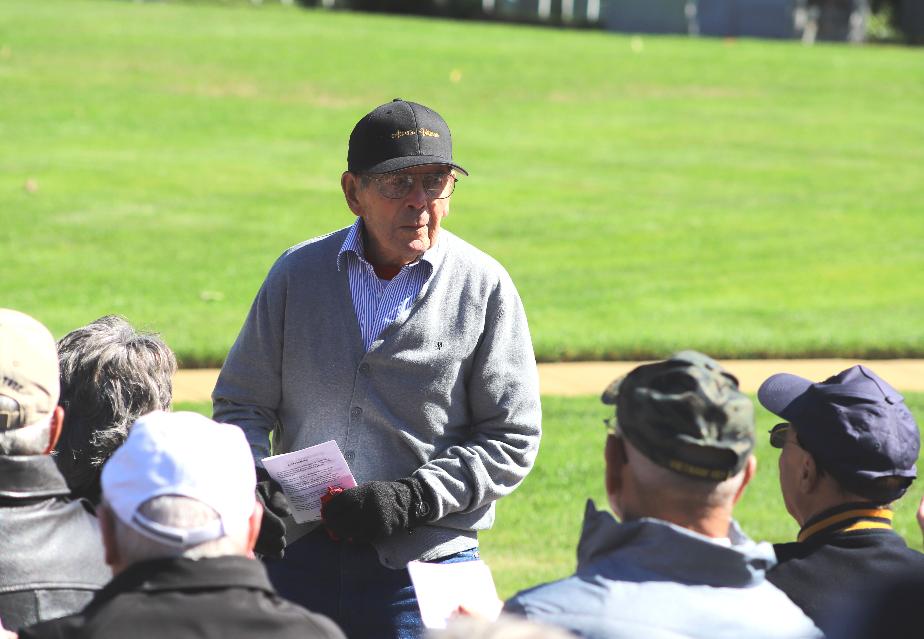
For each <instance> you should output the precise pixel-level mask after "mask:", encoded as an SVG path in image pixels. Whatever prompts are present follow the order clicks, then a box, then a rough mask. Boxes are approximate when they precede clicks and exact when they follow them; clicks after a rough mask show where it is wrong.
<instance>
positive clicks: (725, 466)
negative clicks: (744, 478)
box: [602, 351, 756, 481]
mask: <svg viewBox="0 0 924 639" xmlns="http://www.w3.org/2000/svg"><path fill="white" fill-rule="evenodd" d="M602 400H603V403H604V404H615V405H616V422H617V424H618V429H619V432H620V433H621V434H622V435H623V436H624V437H625V438H626V439H627V440H628V441H629V442H631V443H632V445H633V446H635V447H636V448H637V449H638V450H639V451H640V452H641V453H642V454H643V455H645V456H646V457H648V458H649V459H650V460H651V461H653V462H654V463H656V464H658V465H659V466H664V467H665V468H669V469H670V470H673V471H675V472H678V473H681V474H683V475H687V476H689V477H696V478H699V479H706V480H711V481H722V480H724V479H727V478H729V477H731V476H733V475H735V474H737V473H738V472H740V471H741V469H742V468H744V465H745V463H746V462H747V459H748V456H749V455H750V454H751V452H752V451H753V450H754V444H755V439H756V438H755V433H754V405H753V404H752V403H751V400H750V399H749V398H748V397H747V396H746V395H744V394H743V393H741V392H740V391H739V390H738V380H737V379H736V378H735V377H734V376H733V375H732V374H731V373H729V372H728V371H726V370H725V369H723V368H722V367H721V366H719V364H718V363H717V362H716V361H715V360H713V359H712V358H710V357H708V356H706V355H703V354H702V353H699V352H697V351H681V352H679V353H675V354H674V355H672V356H671V357H670V358H669V359H666V360H664V361H661V362H654V363H652V364H644V365H642V366H639V367H637V368H635V369H633V370H632V371H631V372H630V373H629V374H628V375H626V376H625V377H623V378H621V379H617V380H615V381H614V382H613V383H611V384H610V385H609V386H608V387H607V388H606V390H605V391H603V397H602Z"/></svg>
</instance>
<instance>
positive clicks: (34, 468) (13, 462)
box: [0, 455, 70, 499]
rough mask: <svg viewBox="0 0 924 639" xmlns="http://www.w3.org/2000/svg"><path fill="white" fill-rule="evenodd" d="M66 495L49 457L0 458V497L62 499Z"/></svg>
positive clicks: (66, 492)
mask: <svg viewBox="0 0 924 639" xmlns="http://www.w3.org/2000/svg"><path fill="white" fill-rule="evenodd" d="M69 492H70V491H69V490H68V487H67V483H66V482H65V481H64V477H63V476H62V475H61V472H60V471H59V470H58V467H57V465H55V461H54V459H52V458H51V455H21V456H20V455H0V498H3V499H35V498H39V497H41V498H48V497H63V496H65V495H67V494H69Z"/></svg>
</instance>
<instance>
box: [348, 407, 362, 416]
mask: <svg viewBox="0 0 924 639" xmlns="http://www.w3.org/2000/svg"><path fill="white" fill-rule="evenodd" d="M362 414H363V409H362V408H360V407H359V406H354V407H353V408H351V409H350V415H352V416H353V417H359V416H360V415H362Z"/></svg>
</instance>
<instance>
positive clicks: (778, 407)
mask: <svg viewBox="0 0 924 639" xmlns="http://www.w3.org/2000/svg"><path fill="white" fill-rule="evenodd" d="M812 383H813V382H812V381H811V380H808V379H805V378H804V377H799V376H798V375H792V374H791V373H777V374H776V375H773V376H772V377H770V378H769V379H767V380H766V381H765V382H764V383H763V384H761V385H760V388H759V389H758V390H757V401H759V402H760V404H761V406H763V407H764V408H766V409H767V410H768V411H770V412H771V413H773V414H774V415H778V416H780V417H782V418H783V419H791V413H792V411H790V410H789V408H790V407H791V406H792V405H793V402H795V401H796V399H798V398H799V397H801V396H802V395H803V394H805V392H806V391H807V390H808V389H809V387H810V386H811V385H812Z"/></svg>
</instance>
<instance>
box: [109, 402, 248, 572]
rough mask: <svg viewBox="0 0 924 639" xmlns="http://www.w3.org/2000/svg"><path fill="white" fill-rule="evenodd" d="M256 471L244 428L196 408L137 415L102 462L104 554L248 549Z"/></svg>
mask: <svg viewBox="0 0 924 639" xmlns="http://www.w3.org/2000/svg"><path fill="white" fill-rule="evenodd" d="M255 485H256V475H255V472H254V467H253V458H252V457H251V453H250V446H249V445H248V444H247V440H246V438H245V437H244V435H243V432H242V431H241V430H240V429H239V428H237V427H235V426H231V425H229V424H218V423H215V422H213V421H212V420H210V419H208V418H206V417H203V416H202V415H198V414H196V413H182V412H181V413H166V412H161V411H156V412H153V413H150V414H148V415H145V416H143V417H141V418H140V419H138V420H137V421H136V422H135V424H134V425H133V426H132V428H131V431H130V433H129V436H128V439H127V440H126V441H125V443H124V444H123V445H122V446H121V447H119V448H118V449H117V450H116V451H115V453H113V455H112V457H111V458H110V459H109V461H108V462H106V465H105V466H104V467H103V475H102V489H103V503H102V508H101V515H102V524H103V530H104V541H105V543H106V549H107V557H108V559H109V561H110V563H111V564H112V565H113V568H114V570H116V571H117V572H118V571H120V570H122V569H124V568H125V567H127V566H128V565H130V564H133V563H137V562H139V561H146V560H150V559H159V558H174V557H187V558H191V559H200V558H203V557H216V556H222V555H247V554H249V553H250V550H251V547H252V544H253V540H254V538H255V535H256V532H257V531H256V530H255V529H254V526H255V525H256V526H258V525H259V515H260V511H259V507H258V506H257V505H256V500H255V496H254V488H255Z"/></svg>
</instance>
